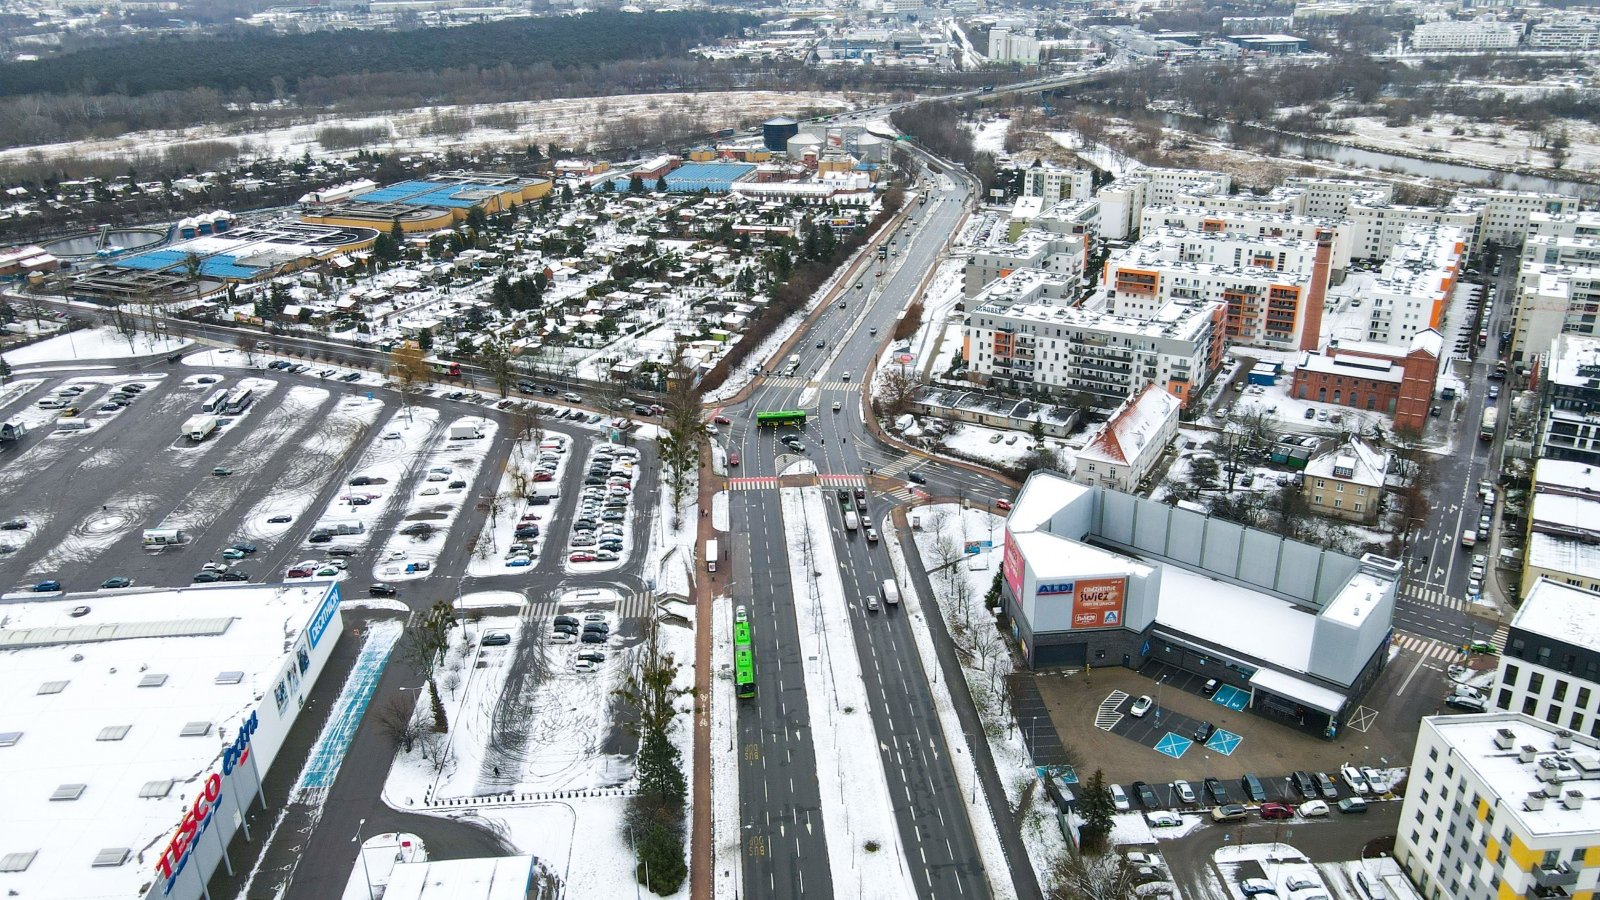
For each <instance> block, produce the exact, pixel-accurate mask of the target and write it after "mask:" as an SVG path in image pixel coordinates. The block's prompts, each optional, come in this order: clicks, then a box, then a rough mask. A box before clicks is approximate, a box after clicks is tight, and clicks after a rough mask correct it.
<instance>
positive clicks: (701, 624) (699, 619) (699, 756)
mask: <svg viewBox="0 0 1600 900" xmlns="http://www.w3.org/2000/svg"><path fill="white" fill-rule="evenodd" d="M699 477H700V485H699V488H700V491H699V499H700V511H701V512H702V513H704V515H703V516H701V518H700V529H699V533H698V536H697V537H696V539H695V540H696V545H697V546H701V547H704V546H705V543H706V541H707V540H708V539H710V538H713V537H715V536H716V530H715V529H714V528H713V527H712V525H711V498H712V497H714V496H715V495H716V493H717V491H716V485H717V484H719V483H720V482H719V481H717V480H716V479H715V477H714V475H713V473H712V471H711V451H710V447H709V445H703V446H702V448H701V451H700V476H699ZM698 569H699V566H698V565H697V566H696V570H697V571H698ZM711 602H712V592H711V582H710V580H709V579H705V578H696V579H695V583H694V610H695V613H694V619H695V632H694V772H693V778H694V784H693V787H692V790H693V791H694V822H693V823H692V826H691V831H690V835H689V896H690V897H692V898H693V900H711V895H712V890H711V887H712V885H711V870H712V859H711V856H712V834H711V802H712V797H711V628H712V621H713V617H712V612H711Z"/></svg>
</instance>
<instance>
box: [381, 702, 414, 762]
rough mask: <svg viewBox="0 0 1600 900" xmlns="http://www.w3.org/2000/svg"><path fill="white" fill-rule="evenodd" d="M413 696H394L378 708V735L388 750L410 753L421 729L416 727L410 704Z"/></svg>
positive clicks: (411, 704) (412, 706)
mask: <svg viewBox="0 0 1600 900" xmlns="http://www.w3.org/2000/svg"><path fill="white" fill-rule="evenodd" d="M414 696H415V695H414V694H409V693H405V694H395V695H394V696H392V697H390V698H389V699H388V700H387V701H385V702H384V703H383V704H382V705H381V706H379V707H378V715H377V724H378V734H380V735H382V736H383V739H384V741H385V742H386V743H388V744H389V746H390V748H391V749H393V748H399V749H401V750H404V751H405V752H406V753H410V752H411V751H412V750H413V749H414V748H415V747H416V743H417V737H418V736H419V735H421V734H422V729H421V728H420V727H418V725H417V717H416V710H415V708H414V705H413V703H412V698H413V697H414Z"/></svg>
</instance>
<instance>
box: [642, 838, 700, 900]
mask: <svg viewBox="0 0 1600 900" xmlns="http://www.w3.org/2000/svg"><path fill="white" fill-rule="evenodd" d="M637 849H638V854H639V865H638V866H637V868H636V870H635V872H634V875H635V877H636V878H637V879H638V881H639V883H640V884H642V885H644V886H645V887H647V888H649V889H650V890H652V891H654V892H656V893H657V894H662V895H666V894H672V893H676V892H677V890H678V888H679V887H681V886H682V885H683V880H684V879H685V878H687V877H689V866H688V864H686V863H685V862H684V860H683V838H682V837H680V836H678V835H676V834H674V833H673V832H672V830H671V829H669V828H667V827H666V826H665V825H652V826H651V827H650V829H649V830H647V831H646V832H645V833H644V837H643V838H641V839H640V840H639V846H638V848H637Z"/></svg>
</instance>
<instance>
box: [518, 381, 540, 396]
mask: <svg viewBox="0 0 1600 900" xmlns="http://www.w3.org/2000/svg"><path fill="white" fill-rule="evenodd" d="M517 390H519V391H521V392H523V393H524V394H532V393H536V392H537V391H538V390H539V386H538V385H537V384H534V383H533V382H531V381H519V382H517Z"/></svg>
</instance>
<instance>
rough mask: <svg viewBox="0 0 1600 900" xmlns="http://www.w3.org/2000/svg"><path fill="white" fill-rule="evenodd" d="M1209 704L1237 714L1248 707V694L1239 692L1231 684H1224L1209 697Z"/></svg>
mask: <svg viewBox="0 0 1600 900" xmlns="http://www.w3.org/2000/svg"><path fill="white" fill-rule="evenodd" d="M1211 702H1212V703H1215V704H1217V705H1218V706H1226V707H1227V708H1229V709H1231V710H1233V711H1234V712H1239V711H1240V710H1242V709H1244V708H1245V706H1247V705H1249V703H1250V693H1249V692H1248V691H1243V690H1240V689H1239V688H1236V687H1234V686H1233V685H1231V684H1225V685H1223V686H1222V687H1220V688H1217V692H1216V693H1215V694H1212V695H1211Z"/></svg>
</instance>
